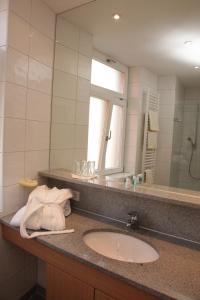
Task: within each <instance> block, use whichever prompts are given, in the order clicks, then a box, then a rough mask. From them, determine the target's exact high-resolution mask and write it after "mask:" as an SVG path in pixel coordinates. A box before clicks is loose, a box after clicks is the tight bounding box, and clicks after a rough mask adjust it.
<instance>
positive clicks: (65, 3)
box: [44, 0, 94, 14]
mask: <svg viewBox="0 0 200 300" xmlns="http://www.w3.org/2000/svg"><path fill="white" fill-rule="evenodd" d="M91 1H94V0H44V2H46V4H47V5H48V6H49V7H51V9H52V10H53V11H55V12H56V13H57V14H58V13H61V12H64V11H66V10H69V9H72V8H74V7H77V6H80V5H83V4H85V3H88V2H91Z"/></svg>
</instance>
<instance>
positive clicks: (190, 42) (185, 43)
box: [184, 41, 192, 46]
mask: <svg viewBox="0 0 200 300" xmlns="http://www.w3.org/2000/svg"><path fill="white" fill-rule="evenodd" d="M184 45H186V46H191V45H192V41H185V42H184Z"/></svg>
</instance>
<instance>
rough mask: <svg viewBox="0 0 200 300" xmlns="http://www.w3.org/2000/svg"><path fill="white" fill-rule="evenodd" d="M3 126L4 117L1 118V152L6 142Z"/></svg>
mask: <svg viewBox="0 0 200 300" xmlns="http://www.w3.org/2000/svg"><path fill="white" fill-rule="evenodd" d="M3 128H4V118H0V152H3V143H4V136H3Z"/></svg>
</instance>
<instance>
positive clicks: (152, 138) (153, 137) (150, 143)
mask: <svg viewBox="0 0 200 300" xmlns="http://www.w3.org/2000/svg"><path fill="white" fill-rule="evenodd" d="M157 135H158V134H157V132H151V131H148V136H147V148H148V149H149V150H155V149H157Z"/></svg>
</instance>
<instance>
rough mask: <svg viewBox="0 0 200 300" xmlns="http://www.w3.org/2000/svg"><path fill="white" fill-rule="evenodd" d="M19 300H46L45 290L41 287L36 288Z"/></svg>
mask: <svg viewBox="0 0 200 300" xmlns="http://www.w3.org/2000/svg"><path fill="white" fill-rule="evenodd" d="M19 300H45V290H44V289H43V288H42V287H40V286H35V287H34V288H33V289H32V290H31V291H30V292H28V293H27V294H26V295H24V296H23V297H21V298H20V299H19Z"/></svg>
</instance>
